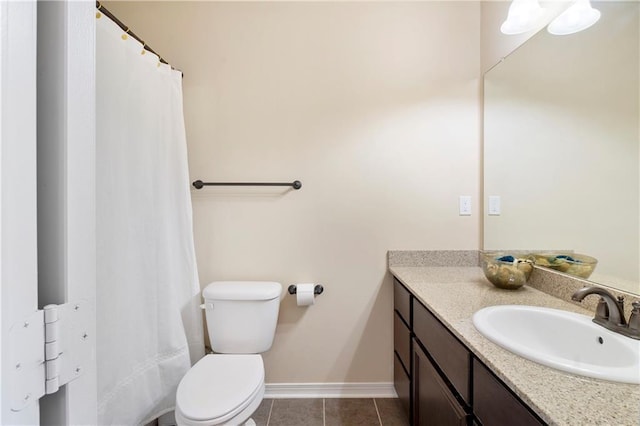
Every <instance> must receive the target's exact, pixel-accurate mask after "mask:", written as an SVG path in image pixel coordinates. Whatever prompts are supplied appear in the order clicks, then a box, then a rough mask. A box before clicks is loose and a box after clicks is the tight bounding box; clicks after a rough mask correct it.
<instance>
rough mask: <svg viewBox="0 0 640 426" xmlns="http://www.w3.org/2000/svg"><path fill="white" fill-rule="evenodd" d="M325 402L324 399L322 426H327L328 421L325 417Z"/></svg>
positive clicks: (323, 399)
mask: <svg viewBox="0 0 640 426" xmlns="http://www.w3.org/2000/svg"><path fill="white" fill-rule="evenodd" d="M324 401H325V398H322V426H327V420H326V415H325V411H326V406H325V405H324Z"/></svg>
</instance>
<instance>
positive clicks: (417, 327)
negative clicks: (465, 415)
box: [413, 299, 471, 404]
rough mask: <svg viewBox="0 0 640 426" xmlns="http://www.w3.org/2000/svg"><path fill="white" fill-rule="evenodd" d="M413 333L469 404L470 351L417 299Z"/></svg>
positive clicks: (414, 303) (414, 309) (414, 306)
mask: <svg viewBox="0 0 640 426" xmlns="http://www.w3.org/2000/svg"><path fill="white" fill-rule="evenodd" d="M413 332H414V334H415V336H416V339H418V340H419V341H420V342H421V343H422V345H423V346H424V347H425V348H426V349H427V351H428V352H429V354H430V355H431V357H432V358H433V359H434V360H435V362H436V364H437V365H438V367H440V369H441V370H442V372H443V373H444V375H445V376H446V377H447V378H448V380H449V381H450V382H451V384H452V385H453V387H454V388H455V389H456V391H457V392H458V394H459V395H460V396H461V397H462V399H464V401H465V402H466V403H467V404H469V402H470V398H469V396H470V390H469V388H470V380H469V379H470V378H469V371H470V369H471V355H470V353H469V351H468V350H467V348H466V347H465V346H464V345H463V344H462V343H460V341H458V339H457V338H456V337H455V336H454V335H453V334H451V332H449V330H447V329H446V328H445V327H444V325H442V323H440V321H439V320H438V319H437V318H436V317H435V316H433V314H432V313H431V312H429V311H428V310H427V309H426V308H425V307H424V306H422V304H421V303H420V302H418V301H417V300H416V299H414V300H413Z"/></svg>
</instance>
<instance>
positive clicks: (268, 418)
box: [267, 399, 276, 426]
mask: <svg viewBox="0 0 640 426" xmlns="http://www.w3.org/2000/svg"><path fill="white" fill-rule="evenodd" d="M275 401H276V400H275V399H272V400H271V406H269V415H268V416H267V426H269V423H270V422H271V412H272V411H273V403H274V402H275Z"/></svg>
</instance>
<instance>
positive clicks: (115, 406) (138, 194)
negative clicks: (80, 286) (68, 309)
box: [96, 16, 204, 425]
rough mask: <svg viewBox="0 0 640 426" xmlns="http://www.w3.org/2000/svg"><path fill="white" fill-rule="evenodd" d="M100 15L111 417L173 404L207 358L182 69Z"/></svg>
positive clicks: (100, 192)
mask: <svg viewBox="0 0 640 426" xmlns="http://www.w3.org/2000/svg"><path fill="white" fill-rule="evenodd" d="M123 34H124V32H123V31H122V30H121V29H120V28H119V27H118V26H117V25H116V24H115V23H113V22H112V21H111V20H110V19H108V18H107V17H106V16H102V17H100V18H99V19H97V36H96V37H97V50H96V52H97V53H96V54H97V58H96V59H97V81H96V92H97V149H96V163H97V172H96V173H97V176H96V180H97V195H96V197H97V200H96V202H97V239H98V247H97V256H98V258H97V265H98V277H97V286H98V288H97V303H96V304H97V307H96V311H97V312H96V313H97V329H98V330H97V331H98V337H97V354H96V357H97V362H98V419H99V422H100V424H103V425H107V424H121V425H134V424H140V423H142V422H145V421H148V420H150V419H152V418H154V417H156V416H158V415H160V414H162V413H164V412H166V411H169V410H171V409H173V406H174V403H175V390H176V387H177V384H178V382H179V381H180V379H181V378H182V377H183V375H184V374H185V373H186V371H187V370H188V369H189V367H190V366H191V364H192V362H194V361H195V360H197V359H199V358H200V357H202V356H203V355H204V343H203V339H204V337H203V330H202V316H201V313H200V311H199V309H198V306H199V304H200V296H199V284H198V274H197V269H196V261H195V252H194V245H193V235H192V214H191V199H190V192H189V176H188V170H187V151H186V137H185V129H184V119H183V111H182V76H181V74H180V73H179V72H177V71H174V70H171V68H170V67H169V66H167V65H160V66H158V58H157V56H155V55H152V54H150V53H148V52H147V53H145V54H141V52H142V46H141V45H140V43H138V42H137V41H135V40H134V39H132V38H131V37H128V38H127V37H123Z"/></svg>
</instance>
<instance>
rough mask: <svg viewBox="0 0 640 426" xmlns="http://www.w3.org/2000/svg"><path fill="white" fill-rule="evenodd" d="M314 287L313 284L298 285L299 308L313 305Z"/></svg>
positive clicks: (297, 299) (297, 298) (297, 300)
mask: <svg viewBox="0 0 640 426" xmlns="http://www.w3.org/2000/svg"><path fill="white" fill-rule="evenodd" d="M314 287H315V284H313V283H311V284H308V283H305V284H296V302H297V303H298V306H309V305H313V303H314V302H315V295H314V294H313V289H314Z"/></svg>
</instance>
